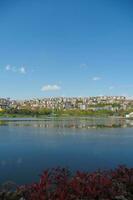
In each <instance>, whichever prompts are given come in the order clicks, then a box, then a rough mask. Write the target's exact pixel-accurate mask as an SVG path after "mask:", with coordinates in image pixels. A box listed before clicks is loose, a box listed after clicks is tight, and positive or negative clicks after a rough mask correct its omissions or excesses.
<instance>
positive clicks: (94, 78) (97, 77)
mask: <svg viewBox="0 0 133 200" xmlns="http://www.w3.org/2000/svg"><path fill="white" fill-rule="evenodd" d="M92 80H93V81H100V80H101V77H99V76H95V77H93V78H92Z"/></svg>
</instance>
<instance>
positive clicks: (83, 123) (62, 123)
mask: <svg viewBox="0 0 133 200" xmlns="http://www.w3.org/2000/svg"><path fill="white" fill-rule="evenodd" d="M6 125H8V126H19V127H21V126H22V127H23V126H32V127H34V128H39V127H40V128H73V129H77V128H85V129H90V128H117V127H123V128H126V127H133V120H127V119H124V118H114V117H108V118H94V117H93V118H89V117H78V118H74V117H70V118H45V119H43V120H42V119H40V120H39V119H27V118H25V119H19V118H18V119H3V120H2V119H1V120H0V126H6Z"/></svg>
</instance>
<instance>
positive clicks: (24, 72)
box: [5, 65, 26, 74]
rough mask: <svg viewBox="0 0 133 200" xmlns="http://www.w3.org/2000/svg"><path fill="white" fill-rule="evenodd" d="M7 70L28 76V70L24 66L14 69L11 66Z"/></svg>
mask: <svg viewBox="0 0 133 200" xmlns="http://www.w3.org/2000/svg"><path fill="white" fill-rule="evenodd" d="M5 70H6V71H10V72H13V73H20V74H26V69H25V67H23V66H22V67H14V66H11V65H7V66H6V67H5Z"/></svg>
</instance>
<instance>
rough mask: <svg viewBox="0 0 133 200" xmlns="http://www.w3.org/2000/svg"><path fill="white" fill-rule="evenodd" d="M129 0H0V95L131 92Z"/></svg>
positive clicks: (132, 22) (132, 35)
mask: <svg viewBox="0 0 133 200" xmlns="http://www.w3.org/2000/svg"><path fill="white" fill-rule="evenodd" d="M132 10H133V1H132V0H108V1H107V0H67V1H66V0H56V1H55V0H28V1H27V0H12V1H10V0H4V1H3V0H0V97H10V98H12V99H26V98H43V97H51V96H53V97H55V96H66V97H73V96H77V97H79V96H81V97H84V96H85V97H87V96H99V95H125V96H133V12H132Z"/></svg>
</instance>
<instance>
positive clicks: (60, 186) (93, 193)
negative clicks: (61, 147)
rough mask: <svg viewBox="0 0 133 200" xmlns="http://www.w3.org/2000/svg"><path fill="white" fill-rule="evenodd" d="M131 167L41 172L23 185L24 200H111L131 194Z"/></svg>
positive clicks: (132, 174)
mask: <svg viewBox="0 0 133 200" xmlns="http://www.w3.org/2000/svg"><path fill="white" fill-rule="evenodd" d="M131 188H133V168H131V169H128V168H126V167H124V166H120V167H118V168H117V169H116V170H112V171H97V172H94V173H87V172H86V173H85V172H79V171H77V172H76V174H75V175H74V176H71V175H70V173H69V171H68V170H67V169H64V168H57V169H52V170H47V171H44V172H43V174H42V175H41V177H40V182H39V183H36V184H32V185H30V186H26V187H25V189H24V192H23V193H24V197H25V198H26V199H27V200H79V199H82V200H86V199H88V200H89V199H90V200H92V199H93V200H99V199H103V200H113V199H115V197H116V196H121V195H123V196H125V197H126V195H127V193H129V192H130V193H132V192H131Z"/></svg>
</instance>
